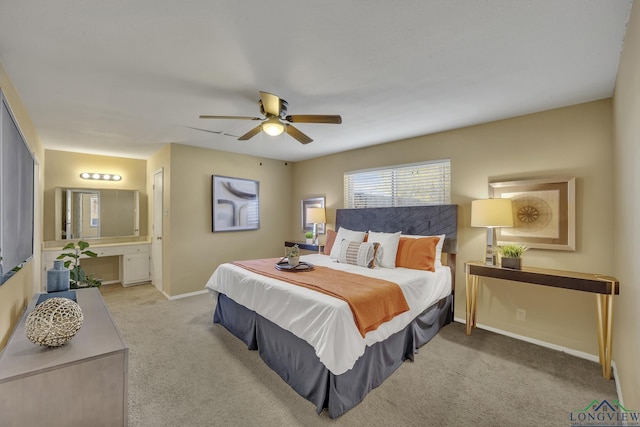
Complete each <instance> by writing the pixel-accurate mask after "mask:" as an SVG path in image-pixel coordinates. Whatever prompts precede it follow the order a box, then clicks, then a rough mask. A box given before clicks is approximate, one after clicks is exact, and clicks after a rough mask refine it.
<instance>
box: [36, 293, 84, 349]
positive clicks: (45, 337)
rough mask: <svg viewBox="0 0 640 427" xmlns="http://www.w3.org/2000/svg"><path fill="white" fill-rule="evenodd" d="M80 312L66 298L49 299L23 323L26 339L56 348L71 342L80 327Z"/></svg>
mask: <svg viewBox="0 0 640 427" xmlns="http://www.w3.org/2000/svg"><path fill="white" fill-rule="evenodd" d="M82 320H83V316H82V310H81V309H80V306H79V305H78V304H77V303H76V302H74V301H71V300H70V299H68V298H59V297H54V298H49V299H46V300H44V301H43V302H41V303H40V304H38V305H37V306H36V308H34V309H33V311H32V312H31V313H29V316H28V317H27V321H26V322H25V331H26V334H27V338H29V341H31V342H32V343H34V344H38V345H41V346H44V347H58V346H61V345H64V344H66V343H68V342H69V341H71V338H73V337H74V336H75V335H76V333H78V331H79V330H80V328H81V327H82Z"/></svg>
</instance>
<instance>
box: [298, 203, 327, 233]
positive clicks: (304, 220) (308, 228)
mask: <svg viewBox="0 0 640 427" xmlns="http://www.w3.org/2000/svg"><path fill="white" fill-rule="evenodd" d="M308 208H324V197H312V198H309V199H302V216H301V218H302V231H313V223H312V222H307V209H308ZM324 229H325V225H324V224H318V234H324Z"/></svg>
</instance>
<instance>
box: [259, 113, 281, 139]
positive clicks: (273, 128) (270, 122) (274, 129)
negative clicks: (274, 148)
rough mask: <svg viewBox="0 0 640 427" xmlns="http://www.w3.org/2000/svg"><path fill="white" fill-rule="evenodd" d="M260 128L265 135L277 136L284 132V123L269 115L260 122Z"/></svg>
mask: <svg viewBox="0 0 640 427" xmlns="http://www.w3.org/2000/svg"><path fill="white" fill-rule="evenodd" d="M262 130H263V131H265V133H266V134H267V135H271V136H278V135H280V134H281V133H282V132H284V125H283V124H282V123H280V121H279V120H278V119H277V118H275V117H270V118H269V119H267V120H266V121H264V122H263V123H262Z"/></svg>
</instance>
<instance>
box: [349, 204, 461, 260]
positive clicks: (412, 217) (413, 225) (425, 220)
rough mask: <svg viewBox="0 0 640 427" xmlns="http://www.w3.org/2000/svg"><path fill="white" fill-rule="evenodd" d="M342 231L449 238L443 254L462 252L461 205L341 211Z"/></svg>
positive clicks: (445, 242) (446, 239)
mask: <svg viewBox="0 0 640 427" xmlns="http://www.w3.org/2000/svg"><path fill="white" fill-rule="evenodd" d="M340 227H344V228H348V229H349V230H356V231H369V230H371V231H378V232H387V233H395V232H397V231H402V234H416V235H421V236H435V235H438V234H445V235H446V238H445V241H444V246H443V249H442V251H443V252H446V253H449V254H455V253H457V252H458V205H436V206H407V207H397V208H362V209H338V210H337V211H336V230H338V228H340Z"/></svg>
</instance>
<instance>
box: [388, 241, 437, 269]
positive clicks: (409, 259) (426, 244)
mask: <svg viewBox="0 0 640 427" xmlns="http://www.w3.org/2000/svg"><path fill="white" fill-rule="evenodd" d="M439 241H440V238H439V237H437V236H436V237H422V238H419V239H410V238H408V237H400V241H399V242H398V253H397V254H396V267H405V268H413V269H414V270H427V271H436V269H435V267H434V262H435V260H436V246H437V245H438V242H439Z"/></svg>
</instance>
